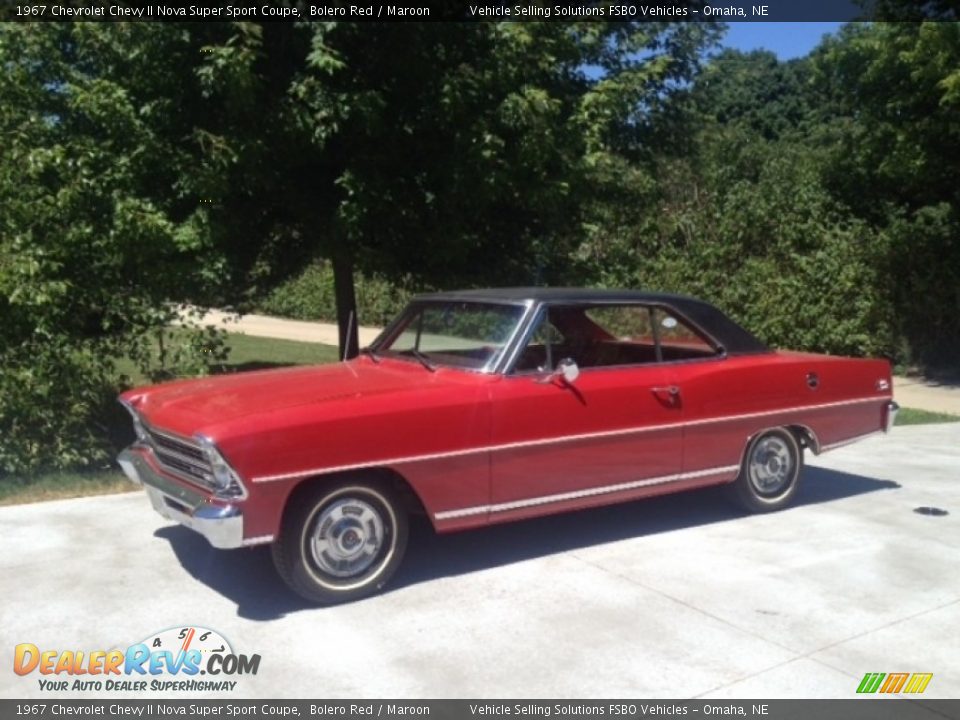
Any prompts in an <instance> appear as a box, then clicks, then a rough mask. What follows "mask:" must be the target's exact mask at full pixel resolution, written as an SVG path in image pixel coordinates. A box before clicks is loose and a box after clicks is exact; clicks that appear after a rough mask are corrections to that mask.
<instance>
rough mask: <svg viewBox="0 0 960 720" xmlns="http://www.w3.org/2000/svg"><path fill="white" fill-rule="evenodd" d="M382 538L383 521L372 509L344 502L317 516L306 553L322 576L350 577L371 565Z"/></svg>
mask: <svg viewBox="0 0 960 720" xmlns="http://www.w3.org/2000/svg"><path fill="white" fill-rule="evenodd" d="M384 537H385V528H384V523H383V518H382V517H381V516H380V513H379V512H378V511H377V510H376V509H375V508H374V506H373V505H370V504H369V503H367V502H365V501H364V500H360V499H357V498H344V499H343V500H338V501H337V502H335V503H333V504H331V505H330V506H329V507H327V508H325V509H324V510H323V512H321V513H320V516H319V517H318V518H317V521H316V523H315V524H314V526H313V531H312V534H311V536H310V540H309V543H310V553H311V555H312V556H313V560H314V562H315V563H316V564H317V567H319V568H320V569H321V570H323V571H324V572H326V573H329V574H330V575H333V576H335V577H340V578H346V577H354V576H356V575H360V574H361V573H364V572H366V571H367V570H368V569H369V568H370V566H371V565H373V563H374V561H375V560H376V558H377V556H378V554H379V552H380V548H381V547H383V542H384Z"/></svg>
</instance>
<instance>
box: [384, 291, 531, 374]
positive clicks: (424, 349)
mask: <svg viewBox="0 0 960 720" xmlns="http://www.w3.org/2000/svg"><path fill="white" fill-rule="evenodd" d="M524 311H525V308H524V307H523V306H520V305H498V304H494V303H479V302H459V301H458V302H439V301H438V302H422V303H414V304H413V305H411V306H410V307H408V308H407V309H406V310H405V311H404V314H403V315H402V316H401V318H400V321H399V323H398V324H397V325H396V327H394V328H393V329H392V330H391V332H390V334H389V335H388V336H387V337H386V338H385V339H384V340H383V341H381V342H380V343H379V344H378V345H377V347H376V351H377V353H378V354H383V355H387V356H391V355H392V356H397V357H409V358H411V359H413V360H416V361H418V362H420V363H422V364H423V365H425V366H426V367H428V368H431V367H433V366H438V365H449V366H452V367H459V368H468V369H470V370H488V369H490V368H491V367H492V366H493V365H494V363H495V362H496V360H497V358H498V357H499V356H500V353H501V352H502V351H503V348H504V346H505V345H506V344H507V342H509V340H510V337H511V336H512V335H513V332H514V330H515V329H516V327H517V325H518V323H519V322H520V319H521V318H522V317H523V313H524Z"/></svg>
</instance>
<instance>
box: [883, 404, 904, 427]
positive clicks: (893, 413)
mask: <svg viewBox="0 0 960 720" xmlns="http://www.w3.org/2000/svg"><path fill="white" fill-rule="evenodd" d="M898 410H900V406H899V405H897V404H896V403H895V402H894V401H893V400H891V401H890V402H888V403H887V407H886V415H885V416H884V418H883V431H884V432H890V428H892V427H893V421H894V420H896V419H897V411H898Z"/></svg>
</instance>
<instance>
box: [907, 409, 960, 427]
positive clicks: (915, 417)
mask: <svg viewBox="0 0 960 720" xmlns="http://www.w3.org/2000/svg"><path fill="white" fill-rule="evenodd" d="M950 422H960V415H950V414H949V413H942V412H931V411H929V410H918V409H916V408H900V412H898V413H897V419H896V421H895V422H894V423H893V424H894V425H929V424H931V423H950Z"/></svg>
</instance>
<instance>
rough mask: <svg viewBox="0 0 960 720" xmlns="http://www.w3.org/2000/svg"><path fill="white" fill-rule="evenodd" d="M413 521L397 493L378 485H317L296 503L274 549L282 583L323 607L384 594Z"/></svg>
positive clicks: (383, 484) (346, 483)
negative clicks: (410, 519) (382, 589)
mask: <svg viewBox="0 0 960 720" xmlns="http://www.w3.org/2000/svg"><path fill="white" fill-rule="evenodd" d="M408 529H409V522H408V518H407V513H406V511H405V510H404V508H403V504H402V503H401V502H400V501H399V499H398V498H397V494H396V492H395V491H394V490H393V488H391V487H390V486H389V485H387V484H386V483H381V482H376V481H363V482H341V483H336V484H334V485H318V486H316V487H314V488H311V489H310V490H308V491H307V492H306V493H304V494H302V495H300V496H299V497H296V498H294V499H293V500H292V502H291V505H290V507H289V508H288V509H287V512H286V513H285V514H284V518H283V526H282V527H281V529H280V534H279V536H278V538H277V541H276V542H275V543H274V544H273V562H274V564H275V565H276V567H277V571H278V572H279V573H280V576H281V577H282V578H283V579H284V581H285V582H286V583H287V585H289V586H290V587H291V588H292V589H293V590H294V591H295V592H296V593H298V594H299V595H301V596H302V597H304V598H306V599H307V600H310V601H311V602H315V603H318V604H321V605H333V604H335V603H341V602H347V601H350V600H357V599H359V598H362V597H365V596H367V595H371V594H373V593H375V592H377V591H378V590H380V589H381V588H382V587H383V586H384V585H385V584H386V583H387V581H388V580H389V579H390V577H391V576H392V575H393V573H394V572H395V571H396V569H397V567H398V566H399V565H400V561H401V560H402V558H403V553H404V551H405V550H406V546H407V535H408Z"/></svg>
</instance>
